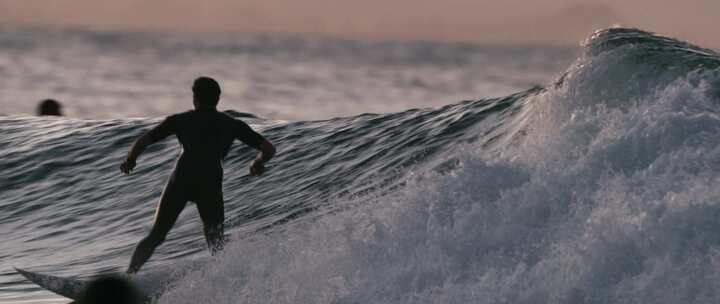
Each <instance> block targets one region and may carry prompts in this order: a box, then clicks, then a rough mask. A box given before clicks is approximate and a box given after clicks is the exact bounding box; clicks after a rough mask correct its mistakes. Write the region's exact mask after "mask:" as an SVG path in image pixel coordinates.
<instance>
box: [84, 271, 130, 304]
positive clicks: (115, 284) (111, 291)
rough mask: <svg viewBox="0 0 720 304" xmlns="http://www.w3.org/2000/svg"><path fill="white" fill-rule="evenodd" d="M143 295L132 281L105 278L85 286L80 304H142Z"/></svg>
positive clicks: (119, 278) (113, 277)
mask: <svg viewBox="0 0 720 304" xmlns="http://www.w3.org/2000/svg"><path fill="white" fill-rule="evenodd" d="M142 301H143V297H142V293H141V292H140V291H139V290H138V289H137V288H136V287H135V285H133V284H132V283H131V282H130V281H128V280H126V279H124V278H122V277H119V276H104V277H100V278H98V279H95V280H93V281H91V282H90V283H88V284H87V285H86V286H85V290H84V291H83V294H82V297H81V298H80V299H78V301H77V302H75V303H78V304H100V303H102V304H140V303H141V302H142Z"/></svg>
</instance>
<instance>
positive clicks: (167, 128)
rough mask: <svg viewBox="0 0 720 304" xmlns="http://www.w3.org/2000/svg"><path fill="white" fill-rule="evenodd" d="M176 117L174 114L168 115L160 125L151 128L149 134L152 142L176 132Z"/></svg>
mask: <svg viewBox="0 0 720 304" xmlns="http://www.w3.org/2000/svg"><path fill="white" fill-rule="evenodd" d="M175 124H176V122H175V117H174V116H168V117H167V118H165V120H163V121H162V122H161V123H160V124H159V125H157V126H156V127H155V128H153V129H152V130H150V132H148V134H147V136H148V137H149V138H150V140H151V141H152V142H158V141H161V140H163V139H165V138H166V137H168V136H170V135H173V134H175V131H176V130H177V128H176V126H175Z"/></svg>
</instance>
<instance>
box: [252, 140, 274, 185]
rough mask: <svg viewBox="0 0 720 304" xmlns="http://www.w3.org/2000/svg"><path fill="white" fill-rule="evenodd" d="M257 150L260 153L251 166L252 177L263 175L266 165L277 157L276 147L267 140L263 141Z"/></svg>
mask: <svg viewBox="0 0 720 304" xmlns="http://www.w3.org/2000/svg"><path fill="white" fill-rule="evenodd" d="M257 149H258V150H260V152H258V154H257V156H256V157H255V160H254V161H253V163H252V165H251V166H250V175H255V176H257V175H260V174H262V173H263V172H264V171H265V163H266V162H267V161H269V160H270V159H271V158H273V156H275V146H273V144H272V143H271V142H270V141H268V140H267V139H265V138H263V139H262V142H260V145H259V146H258V147H257Z"/></svg>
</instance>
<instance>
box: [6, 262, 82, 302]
mask: <svg viewBox="0 0 720 304" xmlns="http://www.w3.org/2000/svg"><path fill="white" fill-rule="evenodd" d="M15 271H17V272H18V273H19V274H21V275H22V276H24V277H25V278H26V279H28V280H30V282H33V283H35V284H37V285H38V286H40V287H42V288H43V289H47V290H49V291H52V292H54V293H56V294H59V295H61V296H63V297H66V298H70V299H73V300H77V299H78V298H79V297H80V295H81V294H82V292H83V290H84V289H85V286H86V285H87V282H86V281H83V280H78V279H71V278H63V277H57V276H51V275H47V274H40V273H36V272H32V271H26V270H23V269H20V268H15Z"/></svg>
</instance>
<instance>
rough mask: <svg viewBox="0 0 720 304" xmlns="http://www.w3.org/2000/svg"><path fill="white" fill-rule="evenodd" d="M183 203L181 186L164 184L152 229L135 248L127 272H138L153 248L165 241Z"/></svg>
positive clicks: (183, 196) (185, 202)
mask: <svg viewBox="0 0 720 304" xmlns="http://www.w3.org/2000/svg"><path fill="white" fill-rule="evenodd" d="M185 204H187V199H186V197H185V195H184V193H183V187H182V186H181V185H177V184H174V183H173V182H172V181H170V182H169V183H168V185H167V186H165V190H163V194H162V197H161V198H160V203H159V204H158V207H157V210H156V211H155V223H154V224H153V227H152V230H151V231H150V234H148V236H146V237H145V238H144V239H142V240H141V241H140V244H138V246H137V248H135V252H134V253H133V256H132V259H131V260H130V267H128V270H127V273H130V274H132V273H136V272H138V270H140V267H142V265H143V264H145V262H146V261H147V260H148V259H149V258H150V256H151V255H152V254H153V251H155V248H156V247H157V246H159V245H160V244H162V242H163V241H165V236H166V235H167V233H168V232H169V231H170V228H172V226H173V225H174V224H175V221H176V220H177V218H178V216H179V215H180V212H181V211H182V210H183V208H185Z"/></svg>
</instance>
